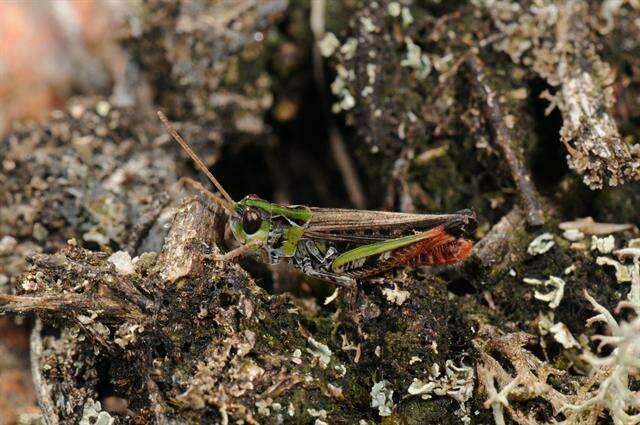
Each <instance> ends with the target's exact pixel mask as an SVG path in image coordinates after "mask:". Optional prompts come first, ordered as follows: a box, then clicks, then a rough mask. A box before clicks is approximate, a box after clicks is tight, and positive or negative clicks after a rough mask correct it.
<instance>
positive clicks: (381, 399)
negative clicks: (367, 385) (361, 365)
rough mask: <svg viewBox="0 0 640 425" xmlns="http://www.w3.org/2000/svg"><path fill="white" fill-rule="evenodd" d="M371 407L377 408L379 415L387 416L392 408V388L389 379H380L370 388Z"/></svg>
mask: <svg viewBox="0 0 640 425" xmlns="http://www.w3.org/2000/svg"><path fill="white" fill-rule="evenodd" d="M371 407H373V408H374V409H375V408H377V409H378V414H379V415H380V416H389V415H391V411H392V410H393V389H392V388H390V383H389V381H385V380H382V381H380V382H376V383H375V384H373V387H372V388H371Z"/></svg>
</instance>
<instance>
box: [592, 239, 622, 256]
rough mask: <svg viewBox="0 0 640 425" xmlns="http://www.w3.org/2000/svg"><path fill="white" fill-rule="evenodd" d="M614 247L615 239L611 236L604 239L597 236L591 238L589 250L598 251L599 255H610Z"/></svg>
mask: <svg viewBox="0 0 640 425" xmlns="http://www.w3.org/2000/svg"><path fill="white" fill-rule="evenodd" d="M615 247H616V239H615V238H614V237H613V235H609V236H606V237H604V238H598V237H597V236H592V237H591V250H592V251H598V252H600V253H601V254H610V253H611V252H612V251H613V250H614V249H615Z"/></svg>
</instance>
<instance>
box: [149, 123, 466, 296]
mask: <svg viewBox="0 0 640 425" xmlns="http://www.w3.org/2000/svg"><path fill="white" fill-rule="evenodd" d="M158 116H159V117H160V119H161V121H162V122H163V123H164V125H165V127H166V128H167V130H168V132H169V133H170V134H171V136H172V137H173V138H174V139H175V140H176V141H177V142H178V143H179V144H180V146H182V148H183V149H184V150H185V151H186V152H187V154H188V155H189V157H191V159H192V160H193V161H194V162H195V163H196V165H197V166H198V168H200V170H201V171H202V172H203V173H204V174H205V175H206V176H207V177H208V178H209V180H210V181H211V182H212V183H213V185H214V186H215V187H216V188H217V189H218V191H219V193H220V195H221V196H218V195H216V194H214V193H212V192H210V191H208V190H207V189H205V188H204V187H203V186H202V185H200V183H198V182H196V181H195V180H191V179H184V178H183V180H184V181H185V182H187V183H189V184H191V185H193V186H195V187H196V188H197V189H198V190H200V191H202V192H203V193H205V195H206V196H207V197H208V198H209V199H210V200H212V201H213V202H214V203H215V204H217V205H218V206H219V207H220V208H222V209H223V210H224V211H225V212H226V214H227V215H228V217H229V218H228V220H229V225H230V227H231V232H232V233H233V236H234V237H235V239H236V240H237V242H238V243H239V244H240V247H238V248H235V249H233V250H231V251H229V252H228V253H226V254H224V255H221V256H218V257H217V259H219V260H225V261H226V260H231V259H233V258H235V257H238V256H240V255H243V254H245V253H247V252H249V251H255V250H259V249H261V250H263V251H264V252H263V254H264V256H265V257H266V260H267V262H268V263H270V264H277V263H281V262H286V263H289V264H291V265H292V266H293V267H295V268H297V269H299V270H300V271H302V273H304V274H306V275H308V276H311V277H316V278H320V279H323V280H327V281H329V282H332V283H335V284H338V285H342V286H349V287H353V286H354V285H355V283H356V279H364V278H368V277H371V276H375V275H379V274H382V273H385V272H388V271H390V270H393V269H396V268H398V267H401V266H403V265H409V264H412V265H440V264H451V263H456V262H458V261H461V260H464V259H465V258H466V257H468V256H469V254H470V253H471V248H472V246H473V242H471V241H470V240H468V239H466V238H465V237H467V236H469V235H470V234H471V233H473V232H474V231H475V229H476V226H477V222H476V216H475V213H474V212H473V211H471V210H468V209H466V210H462V211H458V212H456V213H453V214H406V213H397V212H382V211H363V210H351V209H338V208H316V207H307V206H304V205H280V204H276V203H272V202H269V201H265V200H264V199H260V198H259V197H257V196H255V195H249V196H246V197H245V198H243V199H242V200H240V201H237V202H236V201H234V200H233V199H232V198H231V196H229V194H228V193H227V192H226V191H225V190H224V188H223V187H222V185H221V184H220V183H219V182H218V180H217V179H216V178H215V177H214V176H213V175H212V174H211V172H210V171H209V170H208V169H207V167H206V165H205V164H204V162H202V160H201V159H200V158H199V157H198V155H196V154H195V152H194V151H193V150H192V149H191V147H190V146H189V144H188V143H187V142H186V141H185V140H184V139H183V138H182V137H181V136H180V134H178V132H177V131H176V130H175V129H174V128H173V127H172V126H171V124H170V123H169V121H168V120H167V118H166V117H165V116H164V114H163V113H162V112H158Z"/></svg>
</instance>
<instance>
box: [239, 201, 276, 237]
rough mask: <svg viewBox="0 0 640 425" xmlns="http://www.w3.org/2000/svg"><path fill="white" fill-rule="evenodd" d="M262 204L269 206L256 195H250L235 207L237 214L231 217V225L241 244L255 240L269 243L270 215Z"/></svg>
mask: <svg viewBox="0 0 640 425" xmlns="http://www.w3.org/2000/svg"><path fill="white" fill-rule="evenodd" d="M251 201H253V202H251ZM262 203H264V204H268V203H267V202H266V201H264V200H262V199H260V198H258V197H257V196H255V195H249V196H247V197H245V198H244V199H242V200H241V201H239V202H238V203H237V204H236V205H235V212H236V214H234V215H232V216H230V217H229V223H230V225H231V232H232V233H233V236H234V237H235V238H236V240H237V241H238V242H240V243H241V244H246V243H249V242H251V241H254V240H260V241H262V242H266V241H267V235H268V234H269V227H270V214H269V212H268V211H266V210H265V209H264V208H261V204H262Z"/></svg>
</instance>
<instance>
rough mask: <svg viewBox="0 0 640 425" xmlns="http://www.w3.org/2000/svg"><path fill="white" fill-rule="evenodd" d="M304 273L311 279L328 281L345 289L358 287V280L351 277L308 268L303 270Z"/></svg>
mask: <svg viewBox="0 0 640 425" xmlns="http://www.w3.org/2000/svg"><path fill="white" fill-rule="evenodd" d="M302 273H304V274H306V275H307V276H310V277H315V278H318V279H322V280H326V281H328V282H331V283H333V284H335V285H338V286H342V287H345V288H355V287H356V280H355V279H354V278H352V277H349V276H345V275H340V274H336V273H331V272H325V271H321V270H315V269H311V268H307V269H304V268H303V269H302Z"/></svg>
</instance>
